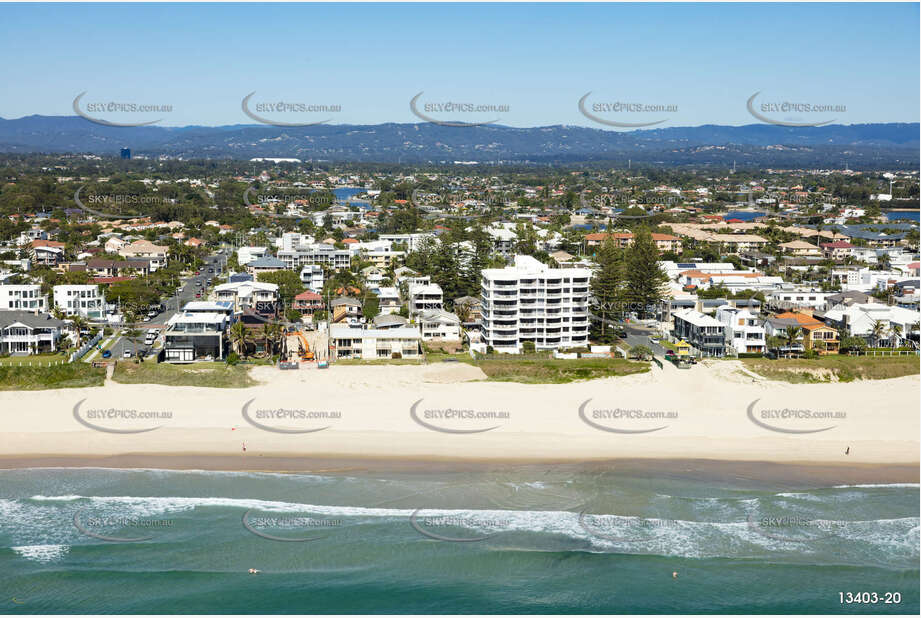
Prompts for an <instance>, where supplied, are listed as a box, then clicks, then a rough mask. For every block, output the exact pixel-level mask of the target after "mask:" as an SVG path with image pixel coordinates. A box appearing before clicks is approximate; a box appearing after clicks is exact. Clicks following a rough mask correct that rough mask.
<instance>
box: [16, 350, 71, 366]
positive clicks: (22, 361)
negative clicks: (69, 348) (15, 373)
mask: <svg viewBox="0 0 921 618" xmlns="http://www.w3.org/2000/svg"><path fill="white" fill-rule="evenodd" d="M68 356H70V355H69V354H61V353H57V354H32V355H31V356H7V357H3V358H0V366H2V365H11V366H14V367H18V366H20V365H22V366H28V364H29V363H32V365H33V366H35V365H38V364H44V365H47V364H48V363H49V362H50V363H58V362H60V361H66V360H67V358H68Z"/></svg>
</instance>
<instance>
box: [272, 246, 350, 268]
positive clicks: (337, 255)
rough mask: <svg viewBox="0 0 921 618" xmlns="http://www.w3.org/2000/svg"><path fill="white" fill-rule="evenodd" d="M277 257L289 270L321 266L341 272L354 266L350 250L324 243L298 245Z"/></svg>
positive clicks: (281, 252)
mask: <svg viewBox="0 0 921 618" xmlns="http://www.w3.org/2000/svg"><path fill="white" fill-rule="evenodd" d="M277 257H278V259H279V260H281V261H282V262H284V263H285V267H286V268H287V269H289V270H298V269H300V268H301V267H302V266H304V265H305V264H319V265H321V266H328V267H330V268H332V269H334V270H341V269H343V268H348V267H349V266H350V265H351V264H352V254H351V252H350V251H349V250H348V249H336V247H334V246H333V245H325V244H323V243H318V244H314V245H298V246H296V247H295V248H293V249H291V250H285V249H282V250H281V251H279V252H278V256H277Z"/></svg>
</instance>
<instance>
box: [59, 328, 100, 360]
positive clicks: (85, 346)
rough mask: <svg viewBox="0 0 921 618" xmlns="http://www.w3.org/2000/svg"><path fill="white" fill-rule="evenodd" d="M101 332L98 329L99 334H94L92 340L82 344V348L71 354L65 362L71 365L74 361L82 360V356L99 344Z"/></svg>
mask: <svg viewBox="0 0 921 618" xmlns="http://www.w3.org/2000/svg"><path fill="white" fill-rule="evenodd" d="M102 331H103V329H100V330H99V332H98V333H96V336H95V337H93V338H92V339H90V340H89V341H87V342H86V343H84V344H83V346H82V347H81V348H80V349H79V350H77V351H76V352H72V353H71V355H70V358H69V359H68V360H67V362H68V363H72V362H74V361H75V360H79V359H81V358H83V355H84V354H86V353H87V352H89V351H90V350H91V349H93V346H95V345H96V344H97V343H99V340H100V339H102Z"/></svg>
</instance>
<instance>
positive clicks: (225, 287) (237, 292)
mask: <svg viewBox="0 0 921 618" xmlns="http://www.w3.org/2000/svg"><path fill="white" fill-rule="evenodd" d="M212 295H213V296H214V300H217V301H221V300H224V301H230V302H232V303H233V310H234V312H235V313H239V312H241V311H243V310H244V309H252V310H254V311H256V312H257V313H262V314H269V313H274V312H275V309H276V308H277V303H278V285H277V284H275V283H264V282H262V281H235V282H233V283H222V284H221V285H219V286H217V287H215V288H214V292H213V293H212Z"/></svg>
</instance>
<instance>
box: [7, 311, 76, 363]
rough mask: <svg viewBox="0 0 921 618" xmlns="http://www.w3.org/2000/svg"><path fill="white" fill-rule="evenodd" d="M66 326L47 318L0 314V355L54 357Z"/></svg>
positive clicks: (34, 315) (15, 313)
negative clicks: (41, 355)
mask: <svg viewBox="0 0 921 618" xmlns="http://www.w3.org/2000/svg"><path fill="white" fill-rule="evenodd" d="M66 328H67V325H66V324H65V323H64V322H63V321H61V320H56V319H54V318H53V317H51V316H50V315H48V314H35V313H31V312H29V311H0V354H12V355H14V356H28V355H31V354H42V353H54V352H56V351H57V350H58V348H59V344H58V342H59V340H60V339H61V336H62V334H63V332H64V331H65V330H66Z"/></svg>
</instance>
